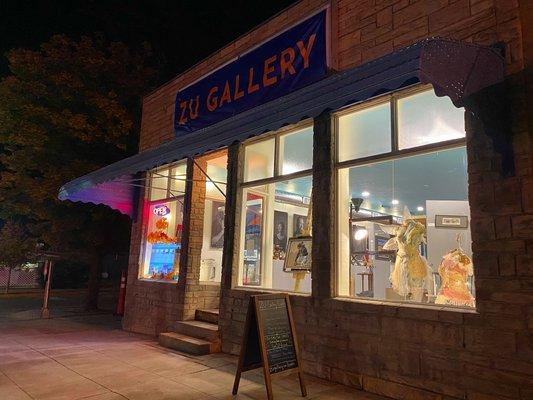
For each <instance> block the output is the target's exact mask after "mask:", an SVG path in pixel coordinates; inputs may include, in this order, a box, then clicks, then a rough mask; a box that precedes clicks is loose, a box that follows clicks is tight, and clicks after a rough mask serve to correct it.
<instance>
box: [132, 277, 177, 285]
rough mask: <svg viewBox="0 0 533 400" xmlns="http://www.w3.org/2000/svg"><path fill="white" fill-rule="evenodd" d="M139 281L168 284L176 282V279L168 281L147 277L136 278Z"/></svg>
mask: <svg viewBox="0 0 533 400" xmlns="http://www.w3.org/2000/svg"><path fill="white" fill-rule="evenodd" d="M138 280H139V282H147V283H170V284H176V283H178V281H169V280H167V279H148V278H138Z"/></svg>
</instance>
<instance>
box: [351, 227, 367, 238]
mask: <svg viewBox="0 0 533 400" xmlns="http://www.w3.org/2000/svg"><path fill="white" fill-rule="evenodd" d="M367 236H368V231H367V230H366V229H365V228H357V230H356V231H355V234H354V238H355V240H363V239H364V238H366V237H367Z"/></svg>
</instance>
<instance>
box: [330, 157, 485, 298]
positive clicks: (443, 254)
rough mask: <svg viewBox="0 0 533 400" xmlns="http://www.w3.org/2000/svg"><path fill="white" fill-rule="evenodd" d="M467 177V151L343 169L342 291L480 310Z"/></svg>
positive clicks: (340, 218)
mask: <svg viewBox="0 0 533 400" xmlns="http://www.w3.org/2000/svg"><path fill="white" fill-rule="evenodd" d="M467 176H468V175H467V161H466V149H465V148H458V149H451V150H444V151H437V152H432V153H428V154H422V155H417V156H412V157H405V158H400V159H395V160H389V161H384V162H377V163H373V164H369V165H364V166H358V167H353V168H345V169H342V170H339V182H338V183H339V208H338V218H339V225H338V226H339V238H340V240H339V244H338V246H339V254H340V256H339V259H340V265H339V282H338V283H339V289H340V293H339V294H340V295H348V296H359V297H370V298H374V299H379V300H391V301H413V302H419V303H435V304H442V305H455V306H463V307H465V306H469V307H473V306H474V303H475V300H474V293H475V289H474V279H473V268H472V250H471V235H470V222H469V220H470V206H469V203H468V182H467ZM350 205H351V206H350ZM350 213H351V218H352V219H351V220H350Z"/></svg>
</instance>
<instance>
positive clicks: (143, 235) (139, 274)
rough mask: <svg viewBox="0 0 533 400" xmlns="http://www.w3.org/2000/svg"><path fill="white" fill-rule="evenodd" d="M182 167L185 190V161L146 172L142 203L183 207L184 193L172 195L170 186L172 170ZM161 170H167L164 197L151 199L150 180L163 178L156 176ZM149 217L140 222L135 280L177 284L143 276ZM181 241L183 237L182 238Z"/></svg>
mask: <svg viewBox="0 0 533 400" xmlns="http://www.w3.org/2000/svg"><path fill="white" fill-rule="evenodd" d="M182 165H185V188H187V185H186V184H187V181H186V180H187V168H188V166H187V160H186V159H185V160H180V161H177V162H173V163H170V164H165V165H162V166H160V167H156V168H153V169H151V170H149V171H147V173H146V178H145V182H146V184H145V185H144V201H145V202H146V204H147V206H148V207H150V206H151V205H152V204H155V203H159V202H165V201H167V202H171V201H177V202H180V203H181V206H182V207H183V200H184V199H185V194H186V193H185V192H183V193H182V194H179V195H172V190H171V186H172V178H171V176H172V172H173V170H174V168H177V167H178V166H182ZM162 170H168V175H167V176H166V180H167V184H166V186H167V187H166V197H162V198H159V199H155V200H154V199H152V188H153V186H152V179H153V177H154V176H156V177H164V176H163V175H161V174H158V171H162ZM156 189H160V190H165V189H163V188H156ZM150 217H151V215H148V217H147V219H146V220H144V218H143V220H142V222H141V226H142V228H141V246H140V254H139V262H138V268H137V280H139V281H142V282H151V283H167V284H177V283H178V281H173V280H164V279H150V278H145V277H144V276H143V275H144V270H145V267H146V266H145V265H144V261H145V256H146V245H147V239H146V236H147V234H148V226H149V218H150ZM182 240H183V237H182Z"/></svg>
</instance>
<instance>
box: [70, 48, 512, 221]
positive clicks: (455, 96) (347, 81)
mask: <svg viewBox="0 0 533 400" xmlns="http://www.w3.org/2000/svg"><path fill="white" fill-rule="evenodd" d="M503 78H504V60H503V58H502V57H501V56H500V55H499V53H498V52H497V51H496V50H494V49H492V48H489V47H483V46H478V45H474V44H471V43H465V42H459V41H453V40H447V39H439V38H430V39H425V40H423V41H421V42H418V43H416V44H414V45H412V46H409V47H406V48H404V49H401V50H398V51H396V52H394V53H391V54H389V55H386V56H384V57H382V58H380V59H377V60H375V61H371V62H369V63H367V64H364V65H361V66H359V67H356V68H353V69H350V70H347V71H343V72H340V73H333V74H331V75H330V76H328V77H327V78H325V79H323V80H321V81H319V82H316V83H313V84H311V85H309V86H306V87H304V88H302V89H299V90H297V91H294V92H292V93H290V94H288V95H286V96H283V97H281V98H279V99H276V100H273V101H270V102H268V103H266V104H263V105H260V106H258V107H255V108H253V109H251V110H248V111H245V112H242V113H240V114H237V115H235V116H233V117H231V118H228V119H226V120H223V121H221V122H218V123H216V124H214V125H211V126H208V127H206V128H203V129H200V130H197V131H195V132H192V133H190V134H187V135H184V136H182V137H179V138H177V139H174V140H173V141H171V142H168V143H165V144H163V145H161V146H159V147H157V148H154V149H151V150H147V151H144V152H142V153H139V154H137V155H134V156H132V157H129V158H126V159H124V160H121V161H118V162H116V163H114V164H111V165H108V166H106V167H104V168H101V169H99V170H97V171H94V172H91V173H89V174H87V175H84V176H82V177H80V178H77V179H74V180H73V181H71V182H69V183H67V184H66V185H64V186H63V187H61V189H60V191H59V199H60V200H72V201H82V202H91V203H95V204H105V205H108V206H109V207H111V208H114V209H116V210H118V211H120V212H122V213H124V214H128V215H130V216H131V215H132V213H133V189H134V187H135V185H133V184H132V182H135V179H136V178H135V176H136V174H137V173H139V172H143V171H147V170H150V169H152V168H155V167H158V166H161V165H164V164H169V163H171V162H174V161H179V160H182V159H184V158H187V157H194V156H197V155H200V154H204V153H206V152H209V151H212V150H216V149H220V148H222V147H225V146H228V145H230V144H231V143H234V142H240V141H243V140H246V139H247V138H249V137H252V136H256V135H260V134H262V133H265V132H268V131H275V130H278V129H279V128H281V127H283V126H286V125H290V124H294V123H297V122H299V121H301V120H303V119H306V118H315V117H317V116H318V115H320V114H321V113H323V112H324V111H327V110H338V109H341V108H343V107H346V106H348V105H353V104H355V103H358V102H362V101H365V100H368V99H370V98H372V97H376V96H378V95H382V94H385V93H389V92H393V91H396V90H398V89H401V88H403V87H406V86H410V85H413V84H416V83H424V84H425V83H429V84H431V85H433V87H434V89H435V92H436V94H437V95H438V96H449V97H450V99H451V100H452V102H453V103H454V104H455V105H456V106H457V107H461V106H463V101H464V100H465V99H466V98H468V96H470V95H471V94H474V93H476V92H477V91H479V90H481V89H484V88H486V87H489V86H492V85H495V84H497V83H499V82H501V81H502V80H503Z"/></svg>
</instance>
